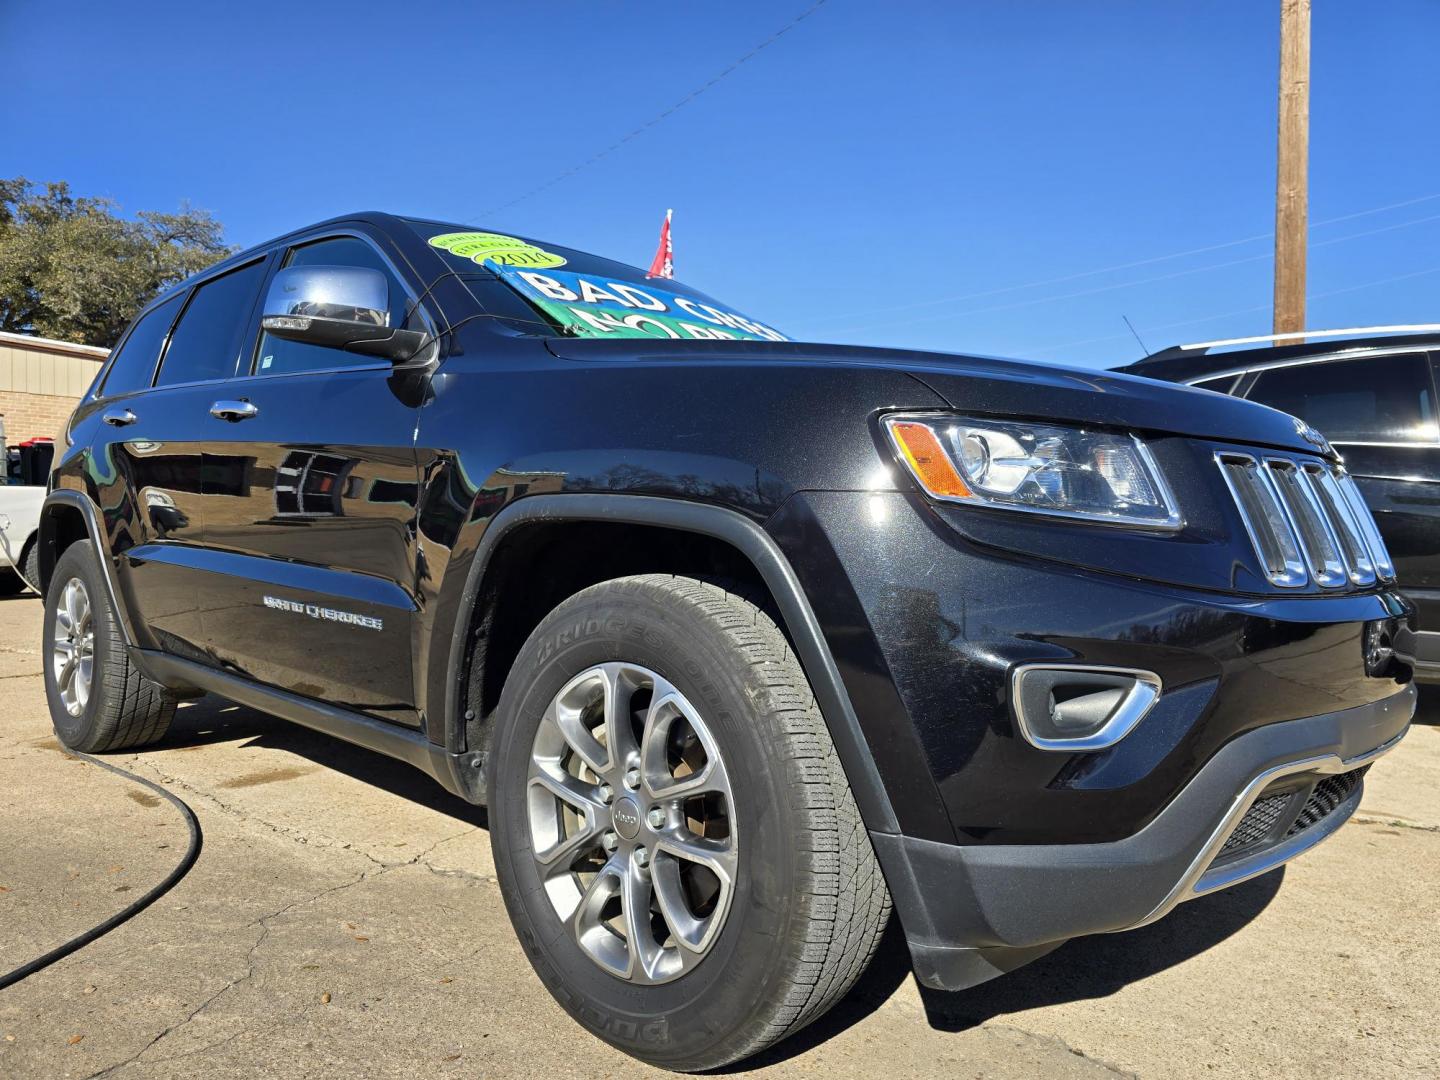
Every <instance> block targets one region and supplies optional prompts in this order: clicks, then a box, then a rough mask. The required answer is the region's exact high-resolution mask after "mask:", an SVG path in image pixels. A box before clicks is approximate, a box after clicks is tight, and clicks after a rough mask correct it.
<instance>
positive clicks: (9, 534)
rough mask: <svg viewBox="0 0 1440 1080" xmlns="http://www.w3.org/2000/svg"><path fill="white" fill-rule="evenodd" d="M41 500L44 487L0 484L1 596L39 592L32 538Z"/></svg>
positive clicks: (35, 529)
mask: <svg viewBox="0 0 1440 1080" xmlns="http://www.w3.org/2000/svg"><path fill="white" fill-rule="evenodd" d="M44 501H45V488H44V487H37V486H35V485H31V484H0V596H14V595H16V594H17V593H21V592H23V591H24V590H25V589H26V588H27V587H30V588H34V589H36V591H37V592H38V591H39V586H38V582H39V581H40V555H39V552H38V550H37V549H36V545H35V537H36V534H37V533H38V532H39V529H40V504H41V503H43V502H44ZM32 582H33V583H37V584H33V585H32V584H31V583H32Z"/></svg>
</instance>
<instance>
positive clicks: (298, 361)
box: [255, 236, 419, 375]
mask: <svg viewBox="0 0 1440 1080" xmlns="http://www.w3.org/2000/svg"><path fill="white" fill-rule="evenodd" d="M285 265H286V266H359V267H363V268H365V269H369V270H379V271H380V272H381V273H382V274H384V275H385V279H386V281H387V282H388V283H389V285H390V325H391V326H394V327H397V328H401V329H414V327H406V326H405V308H406V299H407V298H406V295H405V289H404V287H403V286H402V285H401V284H400V281H399V279H398V278H396V276H395V275H394V273H393V272H392V271H391V270H390V267H389V266H388V265H386V262H385V260H384V259H382V258H381V257H380V256H379V255H378V254H376V253H375V249H374V248H372V247H371V246H370V245H369V244H367V243H365V241H363V240H360V239H358V238H356V237H353V236H337V237H335V238H334V239H332V240H317V241H316V242H315V243H313V244H306V245H304V246H303V247H297V248H291V249H290V254H289V255H288V256H287V257H286V259H285ZM415 318H416V319H417V320H418V318H419V316H416V317H415ZM376 362H377V361H376V359H375V357H373V356H366V355H364V354H363V353H353V352H346V351H345V350H344V349H330V348H326V347H325V346H323V345H307V344H305V343H304V342H301V341H285V340H284V339H283V338H277V337H272V336H271V335H269V334H266V333H263V332H262V333H261V335H260V347H259V349H258V350H257V353H256V360H255V372H256V374H258V375H279V374H282V373H285V372H291V371H315V370H317V369H320V368H336V367H344V366H345V365H347V364H362V365H369V364H374V363H376Z"/></svg>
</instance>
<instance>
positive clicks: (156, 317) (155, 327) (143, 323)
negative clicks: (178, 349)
mask: <svg viewBox="0 0 1440 1080" xmlns="http://www.w3.org/2000/svg"><path fill="white" fill-rule="evenodd" d="M179 303H180V298H179V297H178V296H176V297H173V298H171V299H169V300H166V301H165V303H163V304H161V305H160V306H159V307H157V308H153V309H151V310H150V312H148V313H147V314H146V315H145V316H144V317H143V318H142V319H141V320H140V321H139V322H137V323H136V324H135V329H133V330H131V331H130V336H129V337H127V338H126V339H125V342H124V344H122V345H121V346H120V351H119V352H118V353H116V354H115V360H114V362H113V363H112V364H111V365H110V371H109V374H107V375H106V376H105V388H104V389H103V390H102V391H101V394H102V395H103V396H105V397H113V396H114V395H116V394H128V393H130V392H131V391H132V390H143V389H144V388H145V387H147V386H149V385H150V379H151V377H152V376H153V375H154V374H155V361H156V360H158V359H160V347H161V346H162V345H164V344H165V334H166V333H167V332H168V331H169V329H170V324H171V323H172V322H174V321H175V309H176V307H177V306H178V305H179Z"/></svg>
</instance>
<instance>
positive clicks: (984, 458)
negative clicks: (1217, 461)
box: [885, 413, 1184, 529]
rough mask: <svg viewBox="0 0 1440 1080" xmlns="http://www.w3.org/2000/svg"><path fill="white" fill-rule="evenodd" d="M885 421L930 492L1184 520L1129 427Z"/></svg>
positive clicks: (897, 417)
mask: <svg viewBox="0 0 1440 1080" xmlns="http://www.w3.org/2000/svg"><path fill="white" fill-rule="evenodd" d="M885 430H886V431H887V432H888V433H889V436H890V441H891V442H892V443H893V444H894V447H895V451H896V454H897V455H898V456H899V458H900V460H901V461H903V462H904V463H905V466H906V468H908V469H909V470H910V474H911V475H912V476H913V477H915V480H916V482H917V483H918V484H919V485H920V487H921V488H922V489H923V490H924V491H925V492H926V493H927V494H928V495H930V496H931V497H932V498H936V499H943V500H945V501H946V502H957V503H970V504H972V505H977V506H991V507H995V508H997V509H1004V510H1023V511H1029V512H1030V513H1036V514H1049V515H1051V516H1054V517H1067V518H1083V519H1085V520H1087V521H1095V522H1100V523H1103V524H1110V525H1131V526H1137V525H1138V526H1142V527H1145V528H1150V529H1178V528H1180V527H1181V526H1182V525H1183V524H1184V521H1183V519H1182V518H1181V516H1180V508H1179V507H1178V506H1177V505H1176V503H1175V497H1174V496H1173V495H1171V494H1170V489H1169V487H1168V486H1167V485H1166V483H1165V478H1164V477H1163V476H1161V475H1160V469H1159V468H1158V466H1156V464H1155V460H1154V458H1152V457H1151V456H1150V451H1149V449H1148V448H1147V447H1146V446H1145V444H1144V442H1142V441H1141V440H1140V439H1139V438H1138V437H1136V436H1134V435H1117V434H1114V433H1113V432H1108V431H1095V430H1091V429H1089V428H1074V427H1059V426H1056V425H1053V424H1031V423H1025V422H1011V421H1001V420H974V419H969V418H966V417H962V416H947V415H940V414H935V413H895V414H892V415H890V416H887V417H885Z"/></svg>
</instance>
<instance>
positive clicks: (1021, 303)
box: [834, 196, 1440, 334]
mask: <svg viewBox="0 0 1440 1080" xmlns="http://www.w3.org/2000/svg"><path fill="white" fill-rule="evenodd" d="M1435 197H1440V196H1435ZM1416 201H1419V200H1416ZM1347 216H1348V217H1358V216H1359V215H1357V214H1351V215H1347ZM1431 221H1440V214H1430V215H1428V216H1426V217H1422V218H1415V219H1414V220H1412V221H1402V222H1399V223H1397V224H1394V225H1381V226H1380V227H1378V228H1375V229H1365V230H1364V231H1362V232H1358V233H1349V234H1347V235H1345V236H1332V237H1331V238H1330V239H1329V240H1318V241H1316V242H1315V243H1314V244H1312V245H1311V247H1317V248H1319V247H1328V246H1329V245H1331V244H1342V243H1345V242H1346V241H1349V240H1360V239H1363V238H1364V237H1367V236H1376V235H1378V234H1380V233H1385V232H1394V231H1395V230H1397V229H1408V228H1412V227H1413V226H1416V225H1424V224H1426V223H1427V222H1431ZM1273 258H1275V255H1274V253H1273V252H1268V251H1267V252H1264V253H1262V254H1260V255H1246V256H1244V257H1243V258H1239V259H1228V260H1226V261H1225V262H1218V263H1207V264H1206V265H1204V266H1192V267H1190V268H1189V269H1186V270H1172V271H1171V272H1170V273H1168V274H1154V275H1151V276H1150V277H1143V278H1134V279H1132V280H1130V281H1117V282H1114V283H1113V284H1110V285H1097V286H1095V287H1093V288H1089V289H1079V290H1077V291H1075V292H1068V293H1060V294H1058V295H1055V296H1040V297H1036V298H1035V299H1034V300H1015V301H1011V302H1010V303H1006V304H991V305H989V306H988V307H980V308H969V309H967V310H965V311H951V312H946V313H945V314H943V315H926V316H924V317H923V318H919V319H890V320H887V321H885V322H882V323H868V324H866V325H864V326H847V327H845V328H844V329H841V330H836V331H834V332H835V333H836V334H855V333H861V332H863V331H866V330H876V329H880V328H882V327H886V326H915V325H918V324H920V323H931V322H944V321H945V320H947V319H962V318H964V317H966V316H967V315H986V314H989V313H991V312H995V311H1013V310H1014V309H1016V308H1026V307H1036V306H1038V305H1043V304H1053V303H1058V302H1059V301H1062V300H1076V299H1079V298H1081V297H1085V296H1095V295H1097V294H1099V293H1106V292H1114V291H1115V290H1116V289H1129V288H1134V287H1137V286H1140V285H1151V284H1154V283H1155V282H1157V281H1171V280H1173V279H1175V278H1181V277H1190V276H1191V275H1193V274H1204V273H1208V272H1209V271H1211V270H1224V269H1227V268H1228V267H1231V266H1242V265H1244V264H1245V263H1253V262H1266V261H1269V260H1271V259H1273Z"/></svg>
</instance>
